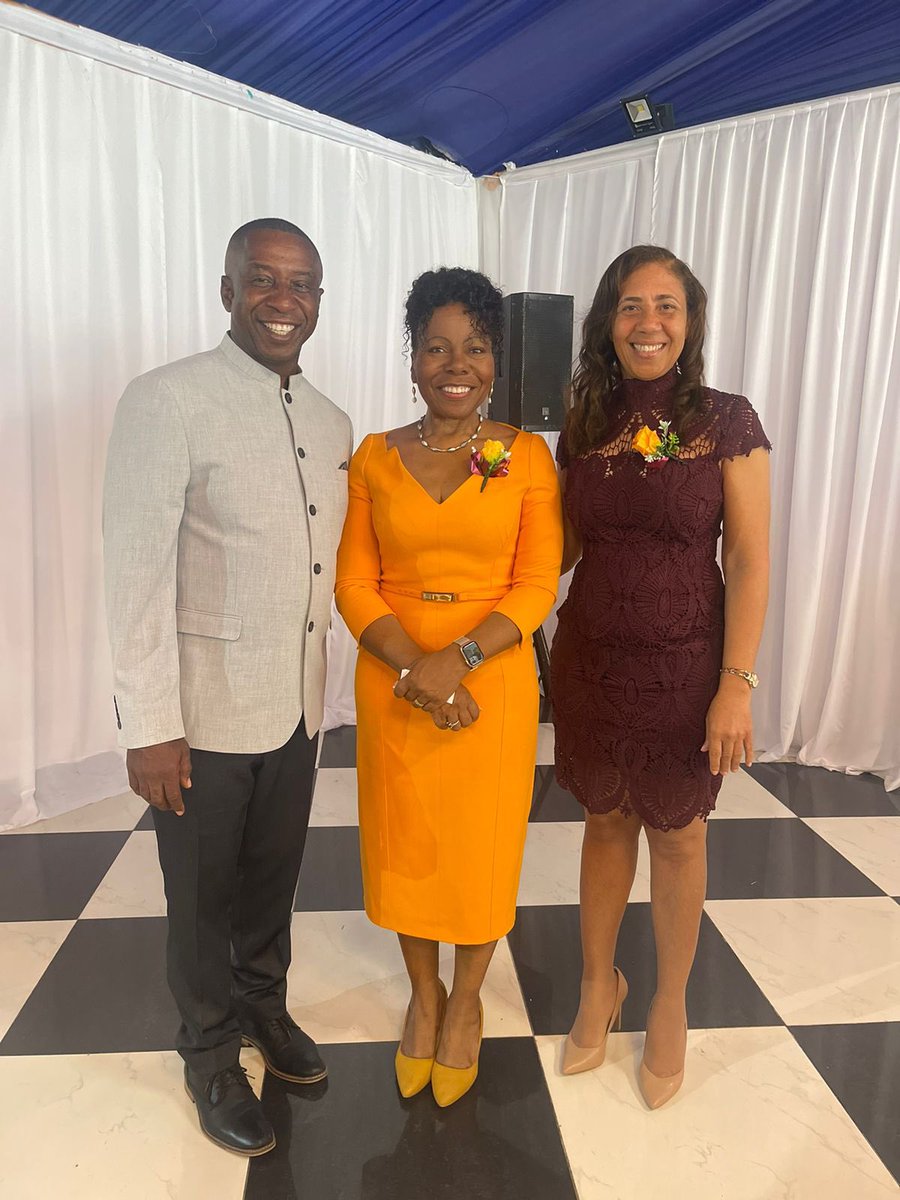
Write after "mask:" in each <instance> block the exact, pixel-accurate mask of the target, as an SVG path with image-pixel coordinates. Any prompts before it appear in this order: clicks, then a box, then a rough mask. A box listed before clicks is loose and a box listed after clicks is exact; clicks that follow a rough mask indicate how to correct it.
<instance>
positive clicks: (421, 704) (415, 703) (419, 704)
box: [412, 700, 425, 708]
mask: <svg viewBox="0 0 900 1200" xmlns="http://www.w3.org/2000/svg"><path fill="white" fill-rule="evenodd" d="M412 706H413V708H424V707H425V701H424V700H413V702H412Z"/></svg>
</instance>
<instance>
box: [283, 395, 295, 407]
mask: <svg viewBox="0 0 900 1200" xmlns="http://www.w3.org/2000/svg"><path fill="white" fill-rule="evenodd" d="M284 402H285V404H293V403H294V398H293V396H292V395H291V393H290V392H285V393H284Z"/></svg>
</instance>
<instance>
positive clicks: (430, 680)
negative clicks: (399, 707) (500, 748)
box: [394, 646, 479, 732]
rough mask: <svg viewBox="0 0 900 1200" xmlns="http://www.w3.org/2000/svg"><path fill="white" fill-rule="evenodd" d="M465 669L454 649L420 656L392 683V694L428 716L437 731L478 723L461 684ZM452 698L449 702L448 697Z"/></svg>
mask: <svg viewBox="0 0 900 1200" xmlns="http://www.w3.org/2000/svg"><path fill="white" fill-rule="evenodd" d="M467 674H468V669H467V667H466V666H465V664H464V663H463V662H462V659H461V657H460V654H459V651H458V650H457V648H456V647H455V646H448V647H445V648H444V649H443V650H438V651H436V652H435V653H433V654H423V655H422V657H421V658H417V659H416V660H415V662H413V663H412V664H411V665H410V667H409V670H408V672H407V674H406V675H404V676H403V678H402V679H398V680H397V682H396V683H395V684H394V695H395V696H396V697H397V699H398V700H406V701H407V703H409V704H413V705H414V706H415V707H416V708H420V709H422V711H423V712H426V713H428V715H429V716H430V717H431V719H432V720H433V721H434V723H435V725H436V726H437V728H438V729H450V730H452V731H453V732H457V731H458V730H459V729H466V728H467V727H468V726H469V725H472V724H473V723H474V722H475V721H477V720H478V716H479V709H478V705H477V704H476V703H475V700H474V698H473V696H472V693H471V692H470V691H469V689H468V688H467V687H466V686H465V685H464V684H463V682H462V681H463V679H464V678H465V677H466V675H467ZM451 696H452V698H453V701H452V703H448V698H449V697H451Z"/></svg>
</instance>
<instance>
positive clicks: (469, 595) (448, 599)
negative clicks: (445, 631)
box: [381, 586, 509, 604]
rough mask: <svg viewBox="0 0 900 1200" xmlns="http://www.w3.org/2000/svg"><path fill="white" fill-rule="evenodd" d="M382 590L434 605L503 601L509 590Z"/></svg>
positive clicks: (387, 588) (384, 588) (390, 588)
mask: <svg viewBox="0 0 900 1200" xmlns="http://www.w3.org/2000/svg"><path fill="white" fill-rule="evenodd" d="M381 590H382V591H383V592H385V593H387V595H391V594H393V595H395V596H411V597H412V598H413V599H414V600H429V601H431V602H432V603H434V604H458V603H462V602H463V601H466V600H501V599H502V598H503V597H504V596H505V595H506V594H507V593H508V591H509V588H485V589H484V590H483V591H472V592H414V591H413V590H412V588H392V587H384V586H382V588H381Z"/></svg>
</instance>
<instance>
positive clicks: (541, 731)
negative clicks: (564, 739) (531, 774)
mask: <svg viewBox="0 0 900 1200" xmlns="http://www.w3.org/2000/svg"><path fill="white" fill-rule="evenodd" d="M555 744H556V731H555V730H554V728H553V726H552V724H548V723H542V724H540V725H538V740H537V765H538V766H539V767H547V766H552V765H553V748H554V746H555Z"/></svg>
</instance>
